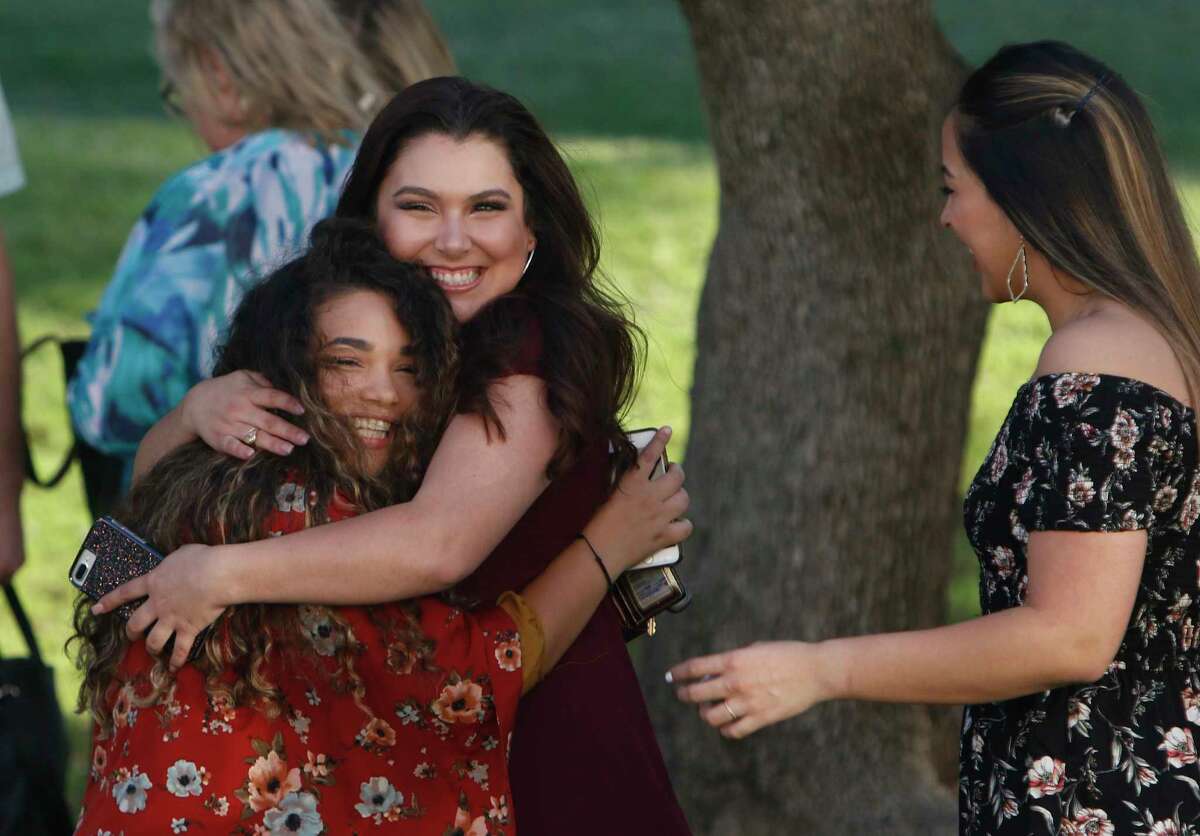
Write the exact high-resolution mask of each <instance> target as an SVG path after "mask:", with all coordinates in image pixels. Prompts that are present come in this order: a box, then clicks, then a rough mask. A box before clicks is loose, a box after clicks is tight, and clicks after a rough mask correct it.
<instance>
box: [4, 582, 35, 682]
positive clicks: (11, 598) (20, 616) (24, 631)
mask: <svg viewBox="0 0 1200 836" xmlns="http://www.w3.org/2000/svg"><path fill="white" fill-rule="evenodd" d="M4 597H5V598H7V599H8V606H9V609H11V610H12V614H13V618H15V619H16V620H17V626H18V627H20V628H21V635H23V636H24V637H25V644H27V645H29V655H30V656H31V657H33V659H34V660H35V661H36V662H37V663H38V664H39V665H40V664H41V663H42V654H41V651H39V650H38V646H37V640H36V639H35V638H34V637H33V625H32V624H30V623H29V617H28V616H27V615H25V608H24V607H22V606H21V599H20V598H18V597H17V590H15V589H13V585H12V584H11V583H6V584H4Z"/></svg>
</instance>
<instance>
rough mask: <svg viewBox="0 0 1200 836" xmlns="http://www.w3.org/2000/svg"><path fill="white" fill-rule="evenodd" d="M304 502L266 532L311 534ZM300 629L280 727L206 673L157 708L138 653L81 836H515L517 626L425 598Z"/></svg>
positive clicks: (95, 763) (280, 510) (105, 743)
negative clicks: (212, 688) (220, 694)
mask: <svg viewBox="0 0 1200 836" xmlns="http://www.w3.org/2000/svg"><path fill="white" fill-rule="evenodd" d="M304 498H305V491H304V488H303V486H301V485H297V484H295V483H288V484H286V485H283V486H281V488H280V490H279V492H278V500H279V501H278V503H277V510H276V511H275V512H273V514H272V518H271V520H269V524H268V526H267V527H266V528H267V530H272V531H280V532H282V533H289V532H291V531H297V530H299V529H301V528H303V527H304V525H305V516H306V515H305V499H304ZM346 507H348V504H346V503H335V504H334V506H333V508H334V510H333V511H331V516H334V518H335V519H336V518H340V517H344V516H346V515H347V514H346V511H345V510H344V509H345V508H346ZM335 514H336V516H335ZM299 622H300V627H301V636H300V637H299V641H300V643H301V647H302V648H303V649H304V650H305V652H304V653H303V654H299V655H298V654H292V655H291V656H288V657H286V658H280V657H279V656H275V657H271V658H269V659H268V661H267V663H266V665H267V667H268V673H269V676H270V678H271V681H272V682H273V683H275V684H276V686H277V687H279V689H280V691H281V692H282V694H283V703H284V705H285V710H283V711H280V712H279V713H278V714H277V715H275V716H268V714H267V713H266V712H264V711H262V710H259V709H257V708H254V707H251V706H242V707H230V706H229V705H227V704H224V703H223V702H222V701H221V700H219V699H216V698H213V697H210V696H209V694H208V692H207V690H206V688H205V684H204V679H203V675H202V674H200V672H199V671H197V670H196V669H195V668H194V667H191V666H187V667H185V668H184V669H183V670H182V671H181V672H180V673H179V675H178V677H177V679H176V684H175V687H174V688H173V689H171V690H170V691H169V692H168V693H166V694H165V695H163V696H162V697H161V698H160V699H158V700H157V701H156V702H149V701H148V699H147V695H148V694H150V693H151V688H150V681H149V673H150V670H151V669H152V667H153V660H152V659H151V657H149V656H148V655H147V654H146V650H145V645H144V644H142V643H140V642H139V643H137V644H135V645H133V646H132V647H131V648H130V649H129V652H128V653H127V654H126V658H125V659H124V661H123V662H122V665H121V674H122V676H123V677H124V679H125V683H124V685H123V686H122V687H120V688H119V689H116V693H115V694H114V695H113V697H112V707H111V711H112V717H113V720H114V731H113V735H112V737H111V738H108V739H103V738H100V737H99V736H97V737H96V739H95V741H94V746H93V750H92V762H91V770H90V773H89V782H88V787H87V791H86V794H85V797H84V811H83V817H82V819H81V821H80V825H79V827H78V828H77V831H76V832H78V833H81V834H88V836H90V834H93V833H97V832H109V831H111V832H112V833H121V832H125V833H133V832H136V833H185V832H205V833H225V834H240V835H241V836H248V835H249V834H255V836H259V835H260V834H275V833H281V834H284V833H286V834H306V836H318V834H334V833H337V834H341V833H360V834H365V833H368V832H380V833H387V832H402V833H411V834H429V836H443V834H445V833H453V832H455V831H456V830H458V831H460V832H462V833H472V834H477V836H513V834H514V833H515V832H516V831H515V829H514V827H513V823H512V816H511V813H510V811H509V806H508V801H507V799H508V798H510V797H511V791H510V789H509V783H508V770H507V766H508V764H507V762H508V746H507V744H505V745H501V742H500V741H508V740H509V739H510V735H511V732H512V729H513V724H514V722H515V716H516V708H517V700H518V698H519V696H520V693H521V688H522V674H523V670H522V666H521V651H520V648H521V643H520V642H521V639H520V634H519V633H518V631H517V630H516V629H514V628H515V626H516V625H515V624H514V622H513V619H512V618H511V617H510V616H509V615H508V614H507V613H506V612H505V611H504V610H503V609H501V608H500V607H492V608H484V609H481V610H478V611H475V612H473V613H467V612H464V611H461V610H458V609H456V608H454V607H452V606H451V605H449V604H447V603H443V602H442V601H441V600H438V599H434V598H423V599H419V600H418V601H415V602H411V601H410V602H399V603H397V604H392V605H384V606H378V607H322V606H314V605H304V606H301V607H300V608H299ZM297 656H298V658H297ZM341 657H348V658H350V659H351V660H352V661H351V664H350V665H349V666H348V667H344V666H339V665H338V660H339V658H341ZM98 734H99V732H97V735H98Z"/></svg>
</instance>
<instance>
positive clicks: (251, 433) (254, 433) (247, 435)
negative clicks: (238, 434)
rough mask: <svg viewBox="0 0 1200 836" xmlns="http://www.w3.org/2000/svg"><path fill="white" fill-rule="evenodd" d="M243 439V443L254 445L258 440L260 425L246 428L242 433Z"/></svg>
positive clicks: (248, 445)
mask: <svg viewBox="0 0 1200 836" xmlns="http://www.w3.org/2000/svg"><path fill="white" fill-rule="evenodd" d="M241 441H242V444H245V445H246V446H247V447H253V446H254V442H256V441H258V427H251V428H250V429H248V430H246V432H244V433H242V438H241Z"/></svg>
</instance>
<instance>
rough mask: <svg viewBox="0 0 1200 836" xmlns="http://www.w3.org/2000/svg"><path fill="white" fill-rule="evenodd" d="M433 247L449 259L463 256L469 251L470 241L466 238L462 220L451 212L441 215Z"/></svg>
mask: <svg viewBox="0 0 1200 836" xmlns="http://www.w3.org/2000/svg"><path fill="white" fill-rule="evenodd" d="M434 246H435V247H436V248H437V250H438V252H440V253H442V254H444V255H447V256H450V257H457V256H461V255H465V254H466V253H467V251H468V250H470V249H471V240H470V238H469V237H468V236H467V231H466V229H465V227H464V224H463V219H462V218H460V217H459V216H458V215H457V214H455V213H453V212H448V213H446V214H445V215H443V216H442V223H441V226H440V227H438V233H437V239H436V240H435V241H434Z"/></svg>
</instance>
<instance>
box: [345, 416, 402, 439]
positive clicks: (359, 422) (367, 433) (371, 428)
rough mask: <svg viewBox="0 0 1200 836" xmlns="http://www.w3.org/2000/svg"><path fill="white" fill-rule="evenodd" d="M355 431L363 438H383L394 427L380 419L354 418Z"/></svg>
mask: <svg viewBox="0 0 1200 836" xmlns="http://www.w3.org/2000/svg"><path fill="white" fill-rule="evenodd" d="M353 424H354V431H355V432H356V433H358V434H359V435H361V436H362V437H363V438H383V437H384V436H386V435H387V434H388V430H390V429H391V428H392V425H391V424H390V423H388V422H387V421H381V420H379V419H378V418H354V419H353Z"/></svg>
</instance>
